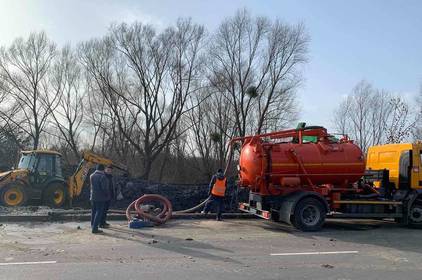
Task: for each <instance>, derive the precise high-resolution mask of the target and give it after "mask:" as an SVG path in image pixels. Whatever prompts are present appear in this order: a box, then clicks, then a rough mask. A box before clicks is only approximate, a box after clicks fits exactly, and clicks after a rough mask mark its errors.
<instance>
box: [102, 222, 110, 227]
mask: <svg viewBox="0 0 422 280" xmlns="http://www.w3.org/2000/svg"><path fill="white" fill-rule="evenodd" d="M109 227H110V224H109V223H104V224H102V225H100V228H109Z"/></svg>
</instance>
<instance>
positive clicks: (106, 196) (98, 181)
mask: <svg viewBox="0 0 422 280" xmlns="http://www.w3.org/2000/svg"><path fill="white" fill-rule="evenodd" d="M89 179H90V182H91V196H90V200H91V205H92V207H91V228H92V233H102V231H101V230H99V229H98V226H99V225H100V223H101V219H102V217H103V215H104V209H105V205H106V202H107V201H109V200H110V190H109V186H108V185H109V184H108V179H107V177H106V175H105V173H104V165H102V164H98V165H97V170H96V171H95V172H94V173H93V174H92V175H91V177H90V178H89Z"/></svg>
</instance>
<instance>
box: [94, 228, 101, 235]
mask: <svg viewBox="0 0 422 280" xmlns="http://www.w3.org/2000/svg"><path fill="white" fill-rule="evenodd" d="M92 233H93V234H100V233H103V231H102V230H100V229H93V230H92Z"/></svg>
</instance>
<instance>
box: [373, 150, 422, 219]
mask: <svg viewBox="0 0 422 280" xmlns="http://www.w3.org/2000/svg"><path fill="white" fill-rule="evenodd" d="M366 169H367V173H368V174H367V177H371V174H372V175H374V174H378V175H376V176H374V177H373V181H374V185H375V186H376V188H377V189H378V190H379V191H380V192H382V193H383V196H384V197H385V198H387V199H391V200H392V201H396V202H398V203H400V205H401V208H402V211H401V212H402V215H401V217H400V218H398V219H397V220H399V221H401V222H403V223H406V224H412V225H420V224H422V143H421V142H417V143H400V144H386V145H378V146H372V147H370V148H369V149H368V153H367V157H366Z"/></svg>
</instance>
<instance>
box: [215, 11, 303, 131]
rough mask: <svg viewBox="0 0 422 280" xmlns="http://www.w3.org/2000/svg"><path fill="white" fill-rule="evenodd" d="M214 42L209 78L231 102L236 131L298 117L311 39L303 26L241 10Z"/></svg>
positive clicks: (251, 129)
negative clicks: (297, 97) (297, 103)
mask: <svg viewBox="0 0 422 280" xmlns="http://www.w3.org/2000/svg"><path fill="white" fill-rule="evenodd" d="M212 40H213V43H212V44H211V46H210V51H209V53H210V56H211V63H209V65H210V71H211V78H210V81H211V84H212V85H213V86H214V87H215V88H216V89H217V90H218V91H219V92H220V93H222V94H224V95H225V96H226V100H227V102H228V103H229V104H230V106H231V110H232V111H233V116H234V119H235V129H236V134H238V135H240V136H243V135H245V134H247V133H254V132H258V133H260V132H262V131H264V130H267V129H268V128H269V127H271V128H275V127H280V126H283V125H286V124H287V123H289V122H290V121H292V120H293V119H295V117H296V114H295V113H296V112H295V107H294V104H295V103H294V101H295V98H294V90H295V89H296V88H297V86H298V85H299V83H300V81H301V76H300V66H301V65H302V64H303V63H304V62H306V56H307V51H308V50H307V45H308V41H309V39H308V36H307V34H306V32H305V31H304V27H303V25H301V24H299V25H296V26H292V25H288V24H284V23H282V22H281V21H278V20H277V21H274V22H271V21H269V20H268V19H267V18H263V17H257V18H252V17H251V15H250V14H249V13H248V12H247V11H246V10H240V11H238V12H237V14H236V15H235V16H234V17H233V18H229V19H227V20H225V21H224V22H223V23H222V24H221V25H220V27H219V29H218V31H217V33H216V35H215V36H214V37H213V38H212Z"/></svg>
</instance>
